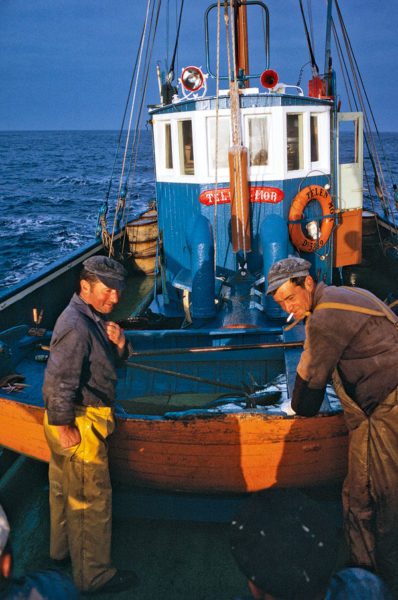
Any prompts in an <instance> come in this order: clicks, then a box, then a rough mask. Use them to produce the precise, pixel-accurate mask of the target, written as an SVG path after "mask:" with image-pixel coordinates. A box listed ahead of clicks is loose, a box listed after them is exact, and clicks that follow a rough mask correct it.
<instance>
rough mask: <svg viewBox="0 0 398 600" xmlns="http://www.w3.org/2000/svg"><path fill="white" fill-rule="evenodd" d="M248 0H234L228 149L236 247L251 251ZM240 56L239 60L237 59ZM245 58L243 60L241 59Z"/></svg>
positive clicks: (232, 231) (226, 7)
mask: <svg viewBox="0 0 398 600" xmlns="http://www.w3.org/2000/svg"><path fill="white" fill-rule="evenodd" d="M244 4H245V2H244V0H242V1H240V0H234V19H233V23H231V26H232V27H233V28H234V29H235V36H236V39H235V55H234V56H235V61H234V62H235V65H234V70H233V73H234V75H233V78H232V77H231V78H230V82H229V90H230V102H231V127H232V147H231V148H230V149H229V152H228V160H229V177H230V190H231V233H232V250H233V251H234V252H238V251H240V250H242V251H243V257H244V262H246V253H247V252H250V251H251V233H250V190H249V181H248V150H247V148H245V147H244V146H243V144H242V133H241V117H240V98H239V80H238V76H239V71H240V69H241V68H242V69H243V70H245V69H246V70H245V71H244V72H245V73H248V67H249V65H248V63H249V61H248V44H247V16H246V6H244ZM224 15H225V19H226V21H227V20H228V3H227V0H224ZM236 59H238V60H236ZM241 61H242V62H241Z"/></svg>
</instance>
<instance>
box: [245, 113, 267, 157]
mask: <svg viewBox="0 0 398 600" xmlns="http://www.w3.org/2000/svg"><path fill="white" fill-rule="evenodd" d="M247 122H248V133H249V151H250V165H251V166H252V167H260V166H265V165H268V138H269V132H268V123H269V121H268V117H267V116H264V115H262V116H259V117H248V120H247Z"/></svg>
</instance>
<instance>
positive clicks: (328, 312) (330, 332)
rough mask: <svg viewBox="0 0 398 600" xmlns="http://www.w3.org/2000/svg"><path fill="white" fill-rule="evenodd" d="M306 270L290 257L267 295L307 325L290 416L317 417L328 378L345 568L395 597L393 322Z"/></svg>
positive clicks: (397, 515)
mask: <svg viewBox="0 0 398 600" xmlns="http://www.w3.org/2000/svg"><path fill="white" fill-rule="evenodd" d="M310 268H311V263H309V262H308V261H306V260H304V259H302V258H298V257H289V258H286V259H283V260H280V261H278V262H277V263H275V264H274V265H273V266H272V267H271V269H270V270H269V273H268V276H267V282H268V287H267V294H272V295H273V297H274V299H275V300H276V302H278V303H279V304H280V305H281V307H282V308H283V309H284V310H285V311H286V312H287V313H292V314H293V316H294V318H295V319H296V321H298V320H300V319H304V320H305V334H306V339H305V343H304V350H303V353H302V355H301V359H300V362H299V364H298V367H297V375H296V382H295V386H294V391H293V397H292V408H293V410H294V411H295V412H296V413H297V414H298V415H303V416H307V417H310V416H313V415H315V414H316V413H317V412H318V411H319V409H320V406H321V404H322V401H323V398H324V393H325V388H326V385H327V383H328V382H329V380H330V378H332V380H333V385H334V388H335V390H336V392H337V394H338V396H339V398H340V400H341V403H342V406H343V409H344V414H345V418H346V423H347V426H348V429H349V431H350V436H349V458H348V473H347V476H346V479H345V482H344V487H343V509H344V526H345V534H346V542H347V549H348V564H349V565H357V566H358V565H359V566H364V567H365V568H367V569H370V570H373V571H374V572H376V573H378V574H379V575H380V576H381V577H382V578H384V579H385V580H386V581H387V583H388V584H389V585H390V587H391V588H392V590H393V591H394V593H395V594H397V595H398V368H397V366H398V317H397V315H396V314H395V313H394V312H393V311H391V310H390V309H389V308H388V307H387V306H386V305H385V304H384V303H383V302H381V301H380V300H379V299H378V298H377V297H376V296H374V295H373V294H371V293H370V292H368V291H367V290H363V289H359V288H348V287H335V286H327V285H325V284H324V283H323V282H319V283H315V281H314V279H313V278H312V277H311V275H310Z"/></svg>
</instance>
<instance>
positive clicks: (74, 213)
mask: <svg viewBox="0 0 398 600" xmlns="http://www.w3.org/2000/svg"><path fill="white" fill-rule="evenodd" d="M381 139H382V148H380V149H379V151H380V155H381V159H383V154H385V155H386V156H387V158H388V163H389V169H390V172H389V171H388V170H387V171H386V184H387V186H388V189H389V190H390V194H391V197H392V181H393V180H394V179H395V181H397V180H398V133H383V134H382V135H381ZM343 144H344V139H343ZM123 154H124V139H122V140H121V141H120V142H119V133H118V132H117V131H16V132H13V131H10V132H0V181H1V186H0V208H1V210H0V289H4V288H9V287H10V286H13V285H15V284H16V283H18V282H19V281H21V280H22V279H24V278H26V277H29V276H31V275H33V274H34V273H35V272H37V271H39V270H40V269H42V268H44V267H46V266H47V265H50V264H51V263H53V262H54V261H56V260H59V259H60V258H62V257H64V256H66V255H67V254H68V253H70V252H72V251H74V250H76V249H78V248H79V247H80V246H82V245H83V244H85V243H89V242H91V241H94V240H95V234H96V229H97V220H98V214H99V211H100V208H101V206H102V204H103V202H104V200H105V198H106V196H107V193H108V190H109V189H110V194H109V199H110V200H109V203H110V209H109V213H108V225H109V228H110V230H112V225H113V222H112V214H113V207H114V204H113V202H114V200H115V198H117V192H118V186H119V177H120V166H119V165H121V164H122V159H123ZM365 155H366V145H365ZM341 156H342V157H343V158H344V146H343V152H342V154H341ZM365 162H366V163H367V164H368V166H370V162H369V159H365ZM114 165H118V167H117V168H114ZM128 169H132V170H133V169H134V187H133V190H132V193H131V207H130V213H129V215H130V216H131V217H133V216H135V215H137V214H139V213H140V212H142V211H143V210H145V208H146V207H147V205H148V203H149V202H150V201H151V200H152V199H154V198H155V185H154V178H153V151H152V142H151V134H150V132H149V131H147V130H144V131H142V132H141V139H140V152H139V154H138V158H137V162H136V164H134V163H133V164H130V158H129V156H128V157H127V162H126V166H125V172H127V170H128ZM370 172H371V170H370ZM372 181H373V175H372ZM365 187H366V183H365ZM129 197H130V194H129ZM365 205H367V207H368V208H372V203H371V202H370V201H369V198H367V196H366V192H365ZM392 207H393V209H394V202H393V201H392ZM394 210H395V209H394ZM395 215H396V222H397V223H398V218H397V213H395Z"/></svg>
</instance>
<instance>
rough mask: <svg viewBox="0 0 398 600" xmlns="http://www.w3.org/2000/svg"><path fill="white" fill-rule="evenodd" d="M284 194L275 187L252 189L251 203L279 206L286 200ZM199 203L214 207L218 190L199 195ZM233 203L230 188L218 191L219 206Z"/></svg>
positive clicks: (254, 187)
mask: <svg viewBox="0 0 398 600" xmlns="http://www.w3.org/2000/svg"><path fill="white" fill-rule="evenodd" d="M284 195H285V194H284V192H283V191H282V190H280V189H279V188H275V187H260V186H252V187H250V202H267V203H269V204H277V203H278V202H281V201H282V200H283V198H284ZM199 201H200V203H201V204H205V205H206V206H213V205H214V204H215V202H216V190H206V191H205V192H202V193H201V194H200V195H199ZM228 202H231V192H230V189H229V188H218V189H217V204H227V203H228Z"/></svg>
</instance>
